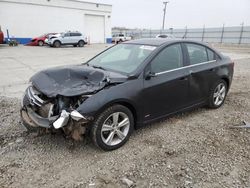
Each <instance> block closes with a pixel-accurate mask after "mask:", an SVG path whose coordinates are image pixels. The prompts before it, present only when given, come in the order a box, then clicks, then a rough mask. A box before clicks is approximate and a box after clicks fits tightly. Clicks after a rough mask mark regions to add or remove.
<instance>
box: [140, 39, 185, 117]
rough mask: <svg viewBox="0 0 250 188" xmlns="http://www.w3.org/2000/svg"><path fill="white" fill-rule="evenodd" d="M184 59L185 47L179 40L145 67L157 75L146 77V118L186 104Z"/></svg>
mask: <svg viewBox="0 0 250 188" xmlns="http://www.w3.org/2000/svg"><path fill="white" fill-rule="evenodd" d="M183 62H184V61H183V55H182V47H181V45H180V44H179V43H177V44H173V45H170V46H167V47H166V48H165V49H163V50H162V51H161V52H160V53H159V54H158V55H157V56H156V57H155V58H154V59H153V60H152V62H151V63H150V66H149V68H146V69H149V70H150V71H151V74H154V75H155V76H153V77H151V78H148V79H147V78H145V80H144V90H143V92H142V100H143V102H144V105H143V106H144V120H145V121H148V120H152V119H155V118H158V117H160V116H164V115H166V114H170V113H173V112H175V111H178V110H179V109H181V108H183V107H186V105H187V102H188V73H187V71H186V69H185V68H184V67H183V64H184V63H183ZM146 71H148V70H146Z"/></svg>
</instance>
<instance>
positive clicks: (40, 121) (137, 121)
mask: <svg viewBox="0 0 250 188" xmlns="http://www.w3.org/2000/svg"><path fill="white" fill-rule="evenodd" d="M233 70H234V63H233V62H232V61H231V60H230V59H229V58H228V57H225V56H223V55H222V54H221V53H219V52H218V51H216V50H215V49H213V48H211V47H210V46H207V45H206V44H203V43H198V42H194V41H187V40H166V39H142V40H134V41H129V42H125V43H122V44H118V45H115V46H113V47H111V48H109V49H107V50H105V51H103V52H102V53H100V54H99V55H97V56H95V57H94V58H92V59H91V60H89V61H88V62H86V63H84V64H81V65H76V66H66V67H59V68H53V69H48V70H44V71H41V72H39V73H37V74H35V75H34V76H33V77H32V78H31V79H30V86H29V87H28V88H27V90H26V92H25V95H24V98H23V100H22V109H21V117H22V120H23V124H24V125H25V127H26V128H27V129H28V130H30V131H37V130H38V129H39V130H42V129H50V130H55V129H60V130H63V131H64V133H65V134H66V135H67V136H69V137H72V138H74V139H76V140H81V139H82V136H83V135H84V134H85V135H89V136H90V137H91V139H92V140H93V142H94V143H95V145H97V146H98V147H100V148H101V149H104V150H113V149H117V148H119V147H121V146H122V145H123V144H124V143H125V142H126V141H127V140H128V139H129V136H130V135H131V133H132V132H133V130H134V129H136V128H138V127H140V126H142V125H144V124H146V123H149V122H152V121H155V120H158V119H161V118H165V117H167V116H169V115H172V114H175V113H178V112H182V111H186V110H188V109H192V108H195V107H199V106H204V105H207V106H208V107H210V108H218V107H220V106H221V105H222V104H223V103H224V101H225V98H226V95H227V93H228V90H229V88H230V85H231V82H232V78H233Z"/></svg>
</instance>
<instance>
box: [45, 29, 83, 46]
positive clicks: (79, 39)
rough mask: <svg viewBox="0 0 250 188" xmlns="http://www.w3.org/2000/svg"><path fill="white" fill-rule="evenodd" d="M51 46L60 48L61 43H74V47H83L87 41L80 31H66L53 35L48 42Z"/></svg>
mask: <svg viewBox="0 0 250 188" xmlns="http://www.w3.org/2000/svg"><path fill="white" fill-rule="evenodd" d="M47 43H48V44H49V45H50V46H51V47H56V48H59V47H60V46H61V45H73V46H74V47H77V46H79V47H83V46H84V44H86V42H85V38H84V36H83V35H82V34H81V33H79V32H66V33H60V34H57V35H52V36H50V38H49V39H48V42H47Z"/></svg>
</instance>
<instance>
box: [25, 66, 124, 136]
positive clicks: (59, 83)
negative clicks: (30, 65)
mask: <svg viewBox="0 0 250 188" xmlns="http://www.w3.org/2000/svg"><path fill="white" fill-rule="evenodd" d="M124 79H125V77H124V78H118V77H116V76H115V75H112V76H111V75H110V74H107V73H106V72H105V71H101V70H97V69H94V68H92V67H87V66H84V68H83V66H73V67H72V66H71V67H62V68H60V69H58V68H56V69H48V70H45V71H41V72H39V73H37V74H35V75H34V76H33V77H32V78H31V85H30V86H29V87H28V88H27V90H26V92H25V95H24V98H23V100H22V109H21V117H22V120H23V124H24V125H25V126H26V128H27V129H29V128H37V127H42V128H46V129H62V130H63V131H64V133H65V134H66V135H67V136H69V137H72V138H73V139H74V140H82V136H83V135H84V133H85V131H86V127H87V125H88V123H89V122H90V121H92V120H93V119H94V118H93V117H91V116H86V115H82V114H81V113H79V112H78V111H77V109H78V108H79V107H80V106H81V105H84V101H85V100H87V99H88V98H90V97H91V96H92V95H94V94H95V93H97V92H98V91H100V90H102V89H103V88H105V87H106V86H108V85H112V84H117V83H121V82H122V81H123V80H124Z"/></svg>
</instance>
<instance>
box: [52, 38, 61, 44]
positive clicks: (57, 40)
mask: <svg viewBox="0 0 250 188" xmlns="http://www.w3.org/2000/svg"><path fill="white" fill-rule="evenodd" d="M55 42H60V44H62V42H61V41H60V40H59V39H56V40H54V42H53V45H54V44H55Z"/></svg>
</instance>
